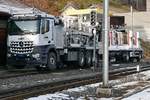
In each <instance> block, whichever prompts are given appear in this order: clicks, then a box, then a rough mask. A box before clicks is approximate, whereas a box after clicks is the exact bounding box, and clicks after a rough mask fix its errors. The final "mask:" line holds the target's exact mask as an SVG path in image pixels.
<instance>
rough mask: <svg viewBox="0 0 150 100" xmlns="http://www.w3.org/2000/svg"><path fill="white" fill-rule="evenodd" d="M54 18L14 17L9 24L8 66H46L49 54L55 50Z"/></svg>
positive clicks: (39, 16)
mask: <svg viewBox="0 0 150 100" xmlns="http://www.w3.org/2000/svg"><path fill="white" fill-rule="evenodd" d="M53 27H54V17H53V16H48V15H44V16H42V15H26V14H23V15H14V16H12V17H11V18H10V19H9V22H8V39H7V48H8V51H7V64H8V65H12V66H15V67H16V66H17V67H19V68H22V67H23V66H25V65H28V64H30V65H34V66H44V65H46V63H47V52H48V51H49V49H50V48H54V47H55V44H54V30H53Z"/></svg>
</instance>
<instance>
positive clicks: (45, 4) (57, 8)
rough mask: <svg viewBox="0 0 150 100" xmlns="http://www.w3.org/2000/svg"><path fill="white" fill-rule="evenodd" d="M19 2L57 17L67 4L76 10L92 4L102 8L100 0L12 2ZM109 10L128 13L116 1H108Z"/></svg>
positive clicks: (20, 0)
mask: <svg viewBox="0 0 150 100" xmlns="http://www.w3.org/2000/svg"><path fill="white" fill-rule="evenodd" d="M13 1H19V2H21V3H23V4H26V5H28V6H30V7H36V8H38V9H40V10H42V11H46V12H48V13H50V14H53V15H59V14H60V13H61V10H62V9H63V8H64V7H65V5H67V4H68V3H72V4H73V5H75V6H76V7H77V8H87V7H89V6H91V5H93V4H99V5H100V7H101V8H102V0H13ZM110 5H111V6H110V10H111V11H112V12H126V11H128V10H129V9H128V7H127V6H122V5H120V3H118V2H117V0H111V1H110Z"/></svg>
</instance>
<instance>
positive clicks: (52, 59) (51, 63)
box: [47, 52, 57, 70]
mask: <svg viewBox="0 0 150 100" xmlns="http://www.w3.org/2000/svg"><path fill="white" fill-rule="evenodd" d="M56 62H57V59H56V54H55V53H54V52H49V54H48V60H47V69H50V70H55V69H56V68H57V66H56Z"/></svg>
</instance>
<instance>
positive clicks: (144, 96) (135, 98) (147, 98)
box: [122, 88, 150, 100]
mask: <svg viewBox="0 0 150 100" xmlns="http://www.w3.org/2000/svg"><path fill="white" fill-rule="evenodd" d="M122 100H150V88H148V89H145V90H144V91H142V92H139V93H137V94H134V95H132V96H130V97H128V98H124V99H122Z"/></svg>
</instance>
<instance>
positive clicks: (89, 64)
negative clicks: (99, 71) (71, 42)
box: [86, 52, 92, 67]
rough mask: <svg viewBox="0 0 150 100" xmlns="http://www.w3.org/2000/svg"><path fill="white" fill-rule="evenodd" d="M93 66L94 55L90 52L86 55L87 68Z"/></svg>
mask: <svg viewBox="0 0 150 100" xmlns="http://www.w3.org/2000/svg"><path fill="white" fill-rule="evenodd" d="M91 64H92V55H91V53H90V52H87V53H86V66H87V67H90V66H91Z"/></svg>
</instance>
